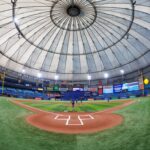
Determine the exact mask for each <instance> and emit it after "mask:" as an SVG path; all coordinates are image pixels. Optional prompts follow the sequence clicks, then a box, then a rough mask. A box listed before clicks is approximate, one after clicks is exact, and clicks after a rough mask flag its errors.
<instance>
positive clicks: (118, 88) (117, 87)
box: [113, 84, 123, 93]
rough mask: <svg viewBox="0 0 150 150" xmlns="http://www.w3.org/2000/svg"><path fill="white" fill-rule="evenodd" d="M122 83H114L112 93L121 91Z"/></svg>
mask: <svg viewBox="0 0 150 150" xmlns="http://www.w3.org/2000/svg"><path fill="white" fill-rule="evenodd" d="M122 86H123V85H122V84H116V85H113V91H114V93H120V92H122Z"/></svg>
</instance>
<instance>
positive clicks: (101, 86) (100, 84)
mask: <svg viewBox="0 0 150 150" xmlns="http://www.w3.org/2000/svg"><path fill="white" fill-rule="evenodd" d="M98 94H99V95H102V94H103V84H102V81H101V80H99V83H98Z"/></svg>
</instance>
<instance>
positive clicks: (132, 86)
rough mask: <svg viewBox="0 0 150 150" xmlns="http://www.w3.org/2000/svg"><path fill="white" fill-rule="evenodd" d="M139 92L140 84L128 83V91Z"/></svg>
mask: <svg viewBox="0 0 150 150" xmlns="http://www.w3.org/2000/svg"><path fill="white" fill-rule="evenodd" d="M137 90H139V82H132V83H128V91H137Z"/></svg>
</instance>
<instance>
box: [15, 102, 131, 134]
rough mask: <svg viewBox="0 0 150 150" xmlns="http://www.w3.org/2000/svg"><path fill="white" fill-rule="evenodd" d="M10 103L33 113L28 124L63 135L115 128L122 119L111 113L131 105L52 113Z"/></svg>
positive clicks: (21, 104)
mask: <svg viewBox="0 0 150 150" xmlns="http://www.w3.org/2000/svg"><path fill="white" fill-rule="evenodd" d="M12 102H13V103H15V104H17V105H20V106H21V107H24V108H26V109H28V110H30V111H33V112H35V113H34V114H32V115H29V116H28V117H27V118H26V121H27V122H28V123H29V124H31V125H33V126H35V127H37V128H40V129H42V130H45V131H49V132H56V133H64V134H80V133H93V132H98V131H103V130H106V129H109V128H112V127H115V126H117V125H119V124H121V123H122V121H123V117H122V116H121V115H118V114H113V112H114V111H116V110H119V109H122V108H123V107H126V106H128V105H130V104H132V103H133V101H125V102H124V103H123V104H122V105H119V106H116V107H113V108H110V109H106V110H104V111H99V112H94V113H92V112H91V113H87V112H81V113H78V112H62V113H53V112H47V111H43V110H40V109H37V108H33V107H30V106H27V105H25V104H23V103H21V102H20V101H12Z"/></svg>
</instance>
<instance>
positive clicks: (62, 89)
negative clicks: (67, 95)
mask: <svg viewBox="0 0 150 150" xmlns="http://www.w3.org/2000/svg"><path fill="white" fill-rule="evenodd" d="M59 91H60V92H67V91H68V88H62V87H61V88H59Z"/></svg>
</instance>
